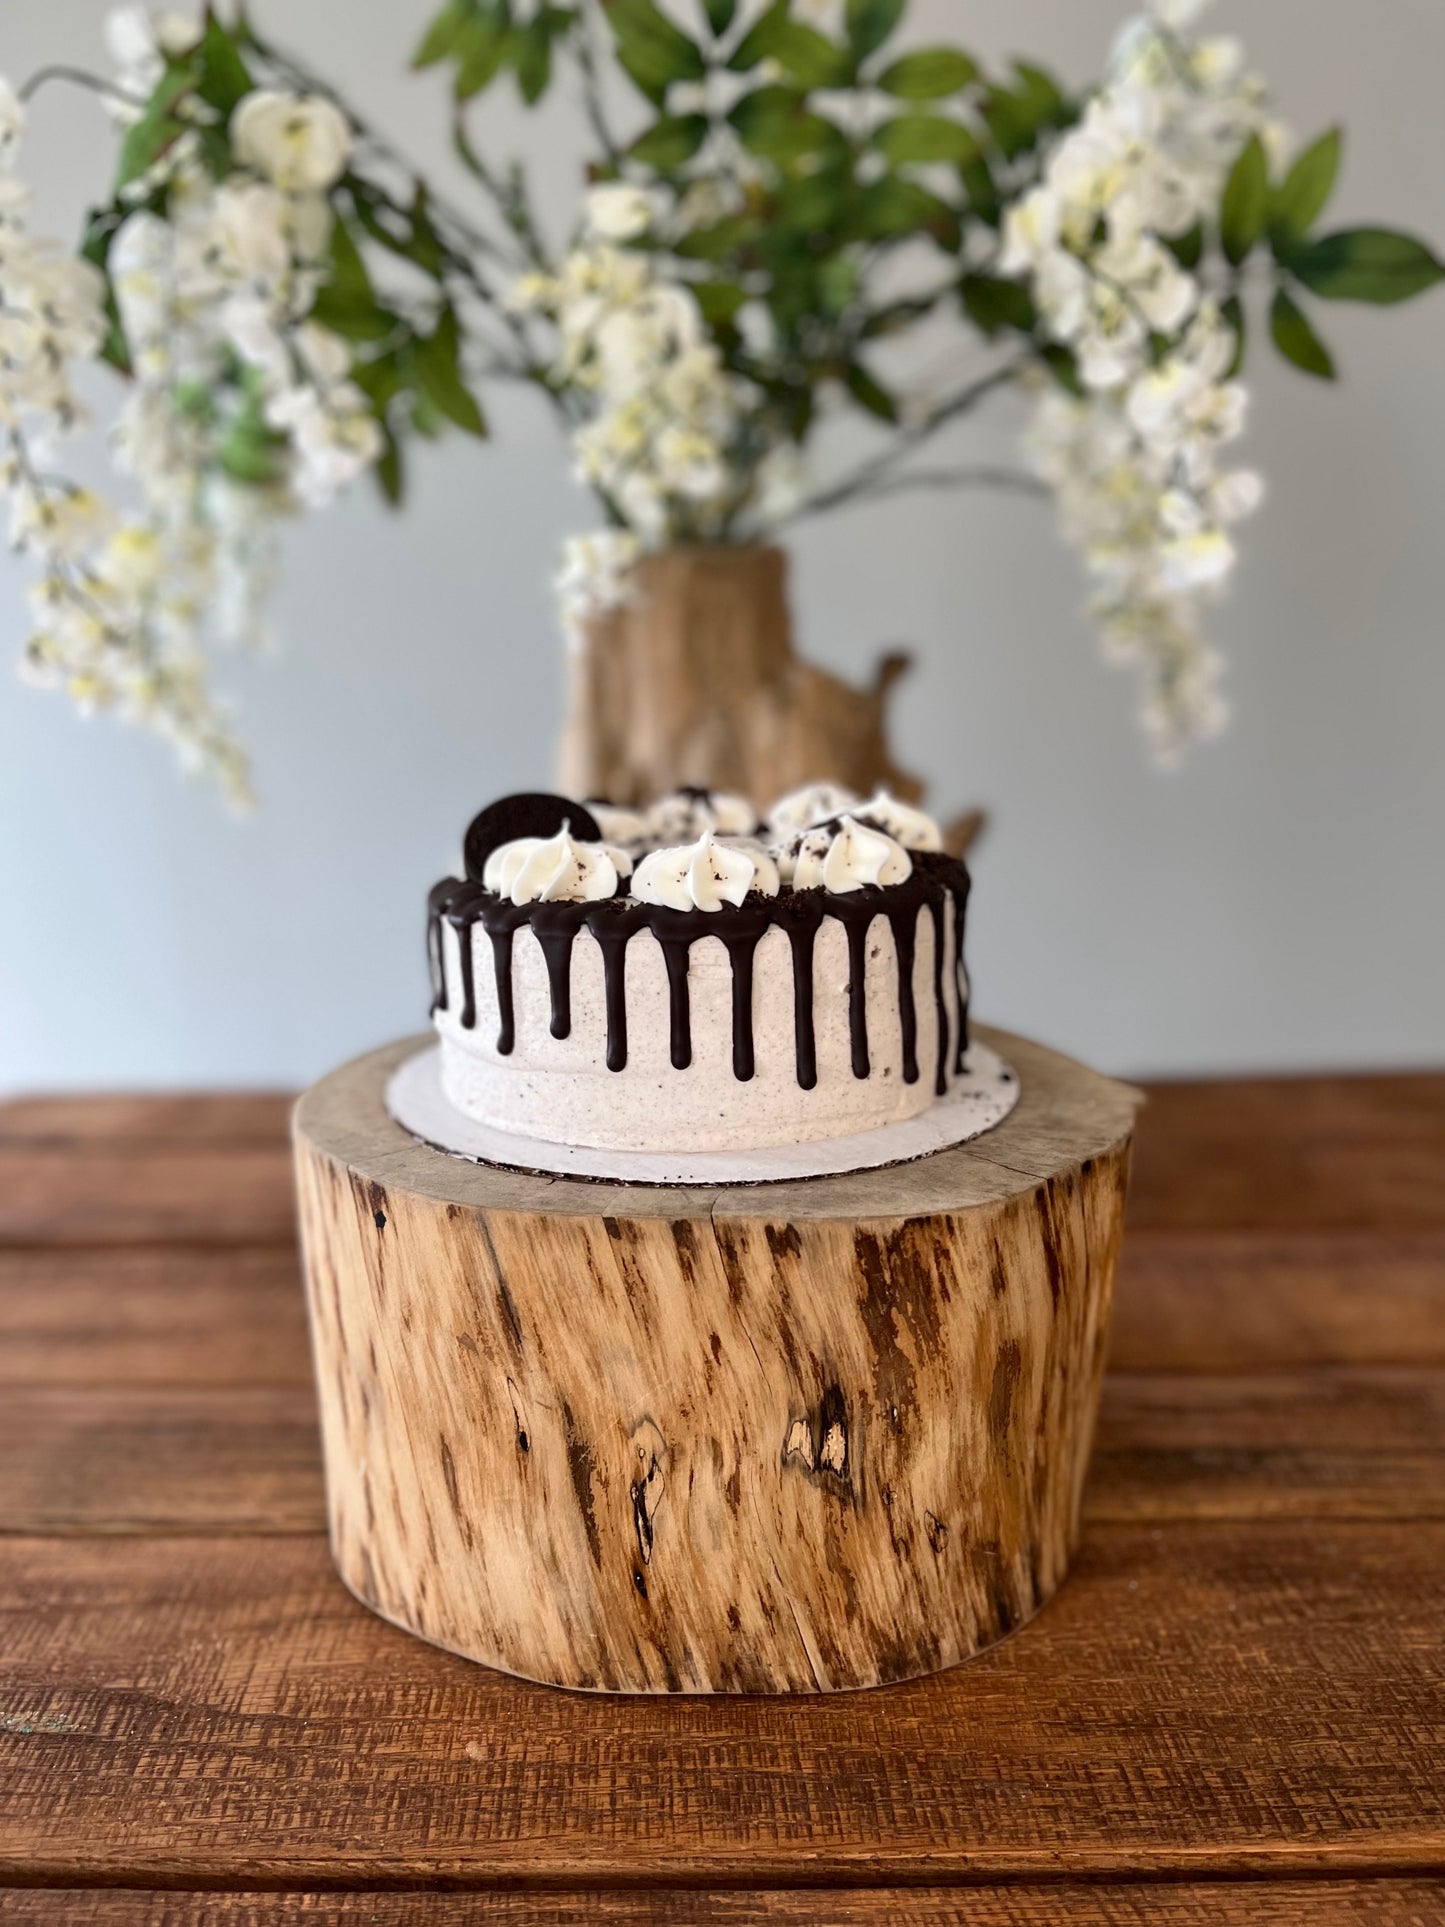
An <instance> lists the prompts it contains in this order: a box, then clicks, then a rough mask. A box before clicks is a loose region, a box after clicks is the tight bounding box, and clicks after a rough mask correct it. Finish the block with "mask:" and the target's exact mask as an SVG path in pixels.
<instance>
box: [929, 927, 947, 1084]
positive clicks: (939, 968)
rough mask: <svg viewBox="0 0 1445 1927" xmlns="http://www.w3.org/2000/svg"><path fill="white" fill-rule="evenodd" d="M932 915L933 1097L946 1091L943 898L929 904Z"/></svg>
mask: <svg viewBox="0 0 1445 1927" xmlns="http://www.w3.org/2000/svg"><path fill="white" fill-rule="evenodd" d="M928 907H929V909H930V911H931V912H932V913H933V1007H934V1009H935V1011H937V1013H938V1069H937V1073H936V1074H935V1076H934V1080H933V1092H934V1096H935V1097H943V1096H945V1095H946V1094H947V1091H948V1006H947V1004H946V1003H945V1002H944V1001H943V898H942V897H935V898H934V899H933V901H932V902H931V903H930V904H929V906H928Z"/></svg>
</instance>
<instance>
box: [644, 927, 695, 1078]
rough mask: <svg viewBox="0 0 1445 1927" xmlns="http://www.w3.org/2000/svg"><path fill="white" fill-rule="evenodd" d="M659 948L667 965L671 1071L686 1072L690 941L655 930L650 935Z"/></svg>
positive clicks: (689, 1051)
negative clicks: (653, 936)
mask: <svg viewBox="0 0 1445 1927" xmlns="http://www.w3.org/2000/svg"><path fill="white" fill-rule="evenodd" d="M653 934H654V935H655V936H656V938H657V941H658V942H659V943H660V944H661V945H662V959H663V962H664V963H665V964H666V965H667V1009H668V1030H669V1035H670V1041H671V1049H672V1068H673V1069H674V1070H675V1071H685V1070H686V1069H687V1067H688V1065H689V1064H690V1063H691V1062H692V1005H691V1003H690V1002H689V1000H688V994H687V967H688V964H689V963H690V961H691V959H692V938H691V937H690V936H687V935H686V934H683V935H680V936H679V935H675V934H671V933H669V934H668V935H666V936H664V935H663V933H662V932H661V931H660V930H658V931H655V932H654V933H653Z"/></svg>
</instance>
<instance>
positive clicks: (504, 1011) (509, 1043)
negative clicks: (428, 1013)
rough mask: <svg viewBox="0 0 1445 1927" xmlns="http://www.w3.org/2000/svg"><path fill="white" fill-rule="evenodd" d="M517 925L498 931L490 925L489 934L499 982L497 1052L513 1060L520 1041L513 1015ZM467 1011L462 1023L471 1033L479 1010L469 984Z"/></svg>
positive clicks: (469, 964)
mask: <svg viewBox="0 0 1445 1927" xmlns="http://www.w3.org/2000/svg"><path fill="white" fill-rule="evenodd" d="M515 927H516V926H515V925H514V924H510V923H507V924H499V925H497V926H496V927H495V928H493V927H492V925H490V924H488V925H487V926H486V929H487V935H488V936H489V937H490V938H491V940H492V975H493V976H494V977H495V978H496V980H497V1050H498V1052H499V1053H500V1055H501V1056H503V1057H510V1056H511V1054H512V1048H513V1046H514V1045H515V1044H516V1041H517V1026H516V1021H515V1019H514V1017H513V1015H512V932H513V930H514V929H515ZM471 963H472V958H471V945H470V943H468V945H467V967H466V976H467V978H468V980H470V977H471ZM467 1010H470V1011H471V1013H472V1014H471V1016H470V1017H468V1016H467V1011H466V1010H464V1011H463V1012H462V1023H463V1025H464V1026H465V1028H466V1029H467V1030H470V1029H471V1028H472V1026H473V1025H474V1024H475V1023H476V1021H477V1013H476V1009H475V1007H474V1006H473V1003H472V987H471V983H470V981H468V983H467Z"/></svg>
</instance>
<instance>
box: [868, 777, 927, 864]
mask: <svg viewBox="0 0 1445 1927" xmlns="http://www.w3.org/2000/svg"><path fill="white" fill-rule="evenodd" d="M858 814H859V816H863V817H866V818H867V819H868V821H869V822H870V823H876V824H877V825H878V827H879V829H880V830H886V831H887V832H888V834H889V836H891V837H892V838H893V841H894V842H895V843H901V844H902V845H903V847H904V849H905V850H941V849H942V848H943V832H942V830H940V829H939V827H938V825H937V823H935V822H934V820H933V818H932V817H931V816H930V815H929V814H928V812H927V811H926V810H918V809H915V808H914V807H913V805H912V804H911V803H902V802H900V801H899V799H898V798H897V797H896V796H894V795H893V794H892V792H891V791H890V790H885V789H881V788H880V789H876V790H874V792H873V794H872V795H871V796H870V797H869V799H868V801H867V802H866V803H865V804H864V805H863V807H862V808H861V809H860V810H859V811H858Z"/></svg>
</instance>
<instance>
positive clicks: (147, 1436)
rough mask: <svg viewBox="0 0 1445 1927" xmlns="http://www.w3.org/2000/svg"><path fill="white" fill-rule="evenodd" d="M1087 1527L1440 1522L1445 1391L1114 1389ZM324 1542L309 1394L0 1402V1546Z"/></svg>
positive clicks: (153, 1394)
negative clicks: (40, 1539)
mask: <svg viewBox="0 0 1445 1927" xmlns="http://www.w3.org/2000/svg"><path fill="white" fill-rule="evenodd" d="M1085 1518H1086V1520H1087V1521H1088V1523H1089V1526H1090V1528H1092V1527H1093V1526H1094V1525H1097V1524H1101V1523H1106V1522H1110V1521H1114V1522H1121V1521H1139V1522H1150V1523H1154V1524H1158V1525H1162V1524H1166V1523H1170V1522H1177V1521H1180V1520H1188V1519H1239V1520H1245V1519H1412V1518H1417V1519H1432V1518H1433V1519H1438V1518H1445V1373H1441V1372H1438V1371H1424V1372H1413V1371H1389V1372H1378V1371H1377V1372H1356V1371H1335V1372H1319V1373H1314V1374H1303V1373H1300V1374H1265V1373H1259V1374H1245V1375H1242V1376H1240V1375H1236V1376H1228V1377H1226V1376H1218V1377H1210V1376H1197V1375H1190V1376H1178V1375H1156V1376H1145V1375H1132V1374H1117V1373H1116V1374H1115V1375H1114V1376H1112V1377H1111V1378H1109V1379H1108V1380H1107V1381H1106V1384H1105V1390H1104V1402H1103V1409H1102V1412H1101V1415H1100V1422H1099V1431H1098V1439H1097V1444H1096V1448H1095V1454H1094V1460H1093V1465H1092V1469H1091V1472H1090V1476H1089V1485H1088V1488H1087V1492H1086V1497H1085ZM325 1529H326V1515H325V1509H324V1504H323V1497H322V1486H321V1468H320V1461H319V1458H318V1443H317V1435H316V1405H315V1399H314V1397H313V1395H312V1392H311V1389H310V1386H309V1385H308V1384H302V1385H296V1386H275V1387H231V1386H212V1387H204V1386H203V1387H174V1386H159V1385H144V1384H141V1385H134V1386H127V1387H115V1386H105V1385H91V1386H84V1387H66V1386H37V1387H23V1386H12V1387H11V1388H9V1390H8V1391H7V1392H6V1394H5V1396H4V1398H3V1399H0V1532H20V1533H85V1532H104V1533H157V1532H168V1533H184V1532H205V1533H225V1532H233V1533H274V1532H280V1533H291V1532H302V1533H305V1532H324V1531H325Z"/></svg>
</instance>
